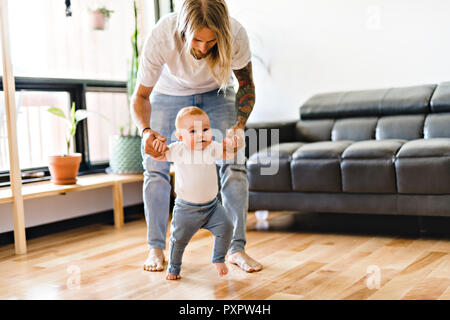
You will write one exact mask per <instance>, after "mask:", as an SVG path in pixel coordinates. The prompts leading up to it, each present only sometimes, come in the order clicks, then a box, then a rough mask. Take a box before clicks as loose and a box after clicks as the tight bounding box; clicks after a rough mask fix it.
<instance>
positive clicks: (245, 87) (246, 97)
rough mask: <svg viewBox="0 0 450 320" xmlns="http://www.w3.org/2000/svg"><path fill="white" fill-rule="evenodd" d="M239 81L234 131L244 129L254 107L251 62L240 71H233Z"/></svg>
mask: <svg viewBox="0 0 450 320" xmlns="http://www.w3.org/2000/svg"><path fill="white" fill-rule="evenodd" d="M233 72H234V75H235V76H236V78H237V80H238V81H239V89H238V92H237V93H236V109H237V112H238V115H237V122H236V124H235V125H234V126H233V128H235V129H244V127H245V124H246V122H247V120H248V117H249V116H250V113H251V112H252V110H253V106H254V105H255V85H254V83H253V74H252V62H251V61H250V62H249V63H248V64H247V66H245V67H244V68H242V69H240V70H233Z"/></svg>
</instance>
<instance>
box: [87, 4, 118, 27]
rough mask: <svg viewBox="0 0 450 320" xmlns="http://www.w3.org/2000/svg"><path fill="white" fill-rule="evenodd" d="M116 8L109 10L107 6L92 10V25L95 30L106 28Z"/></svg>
mask: <svg viewBox="0 0 450 320" xmlns="http://www.w3.org/2000/svg"><path fill="white" fill-rule="evenodd" d="M113 12H114V10H109V9H107V8H106V7H100V8H97V9H95V10H91V26H92V29H94V30H104V29H105V28H106V25H107V22H108V21H109V18H110V17H111V13H113Z"/></svg>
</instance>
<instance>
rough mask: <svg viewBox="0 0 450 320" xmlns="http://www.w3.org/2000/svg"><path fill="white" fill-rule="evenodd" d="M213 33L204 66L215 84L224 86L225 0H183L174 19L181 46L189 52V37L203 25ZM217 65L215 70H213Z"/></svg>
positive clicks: (227, 62) (227, 52)
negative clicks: (181, 42)
mask: <svg viewBox="0 0 450 320" xmlns="http://www.w3.org/2000/svg"><path fill="white" fill-rule="evenodd" d="M204 27H207V28H209V29H210V30H211V31H212V32H214V33H215V34H216V40H217V42H216V44H215V45H214V46H213V47H212V48H211V49H210V53H209V54H208V55H207V57H206V61H207V63H208V68H209V70H210V72H211V74H212V76H213V77H214V79H215V80H216V82H217V83H218V84H219V86H220V89H223V90H224V89H226V87H227V82H228V79H229V77H230V72H231V50H232V48H231V46H232V44H231V42H232V38H231V37H232V35H231V27H230V17H229V15H228V8H227V5H226V3H225V0H183V1H182V3H181V7H180V10H179V12H178V19H177V32H178V36H179V37H180V39H181V40H182V41H183V42H184V50H185V51H186V53H187V54H191V50H192V46H191V44H192V39H193V38H194V35H195V34H196V33H197V32H198V31H200V30H201V29H203V28H204ZM216 69H217V73H216Z"/></svg>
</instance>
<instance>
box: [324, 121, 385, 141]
mask: <svg viewBox="0 0 450 320" xmlns="http://www.w3.org/2000/svg"><path fill="white" fill-rule="evenodd" d="M377 121H378V118H377V117H368V118H348V119H338V120H336V122H335V123H334V126H333V130H332V131H331V140H333V141H339V140H352V141H362V140H370V139H374V138H375V127H376V125H377Z"/></svg>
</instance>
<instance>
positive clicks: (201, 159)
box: [166, 141, 223, 203]
mask: <svg viewBox="0 0 450 320" xmlns="http://www.w3.org/2000/svg"><path fill="white" fill-rule="evenodd" d="M168 147H169V150H167V151H166V160H167V161H170V162H173V164H174V168H175V193H176V194H177V197H180V198H181V199H183V200H185V201H188V202H193V203H206V202H209V201H211V200H213V199H214V198H215V197H216V196H217V193H218V192H219V187H218V179H217V169H216V159H221V158H222V154H223V146H222V143H219V142H216V141H212V142H211V144H210V145H209V146H207V147H206V148H205V149H204V150H190V149H188V148H187V147H186V145H185V144H184V143H183V142H181V141H177V142H173V143H171V144H170V145H169V146H168Z"/></svg>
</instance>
